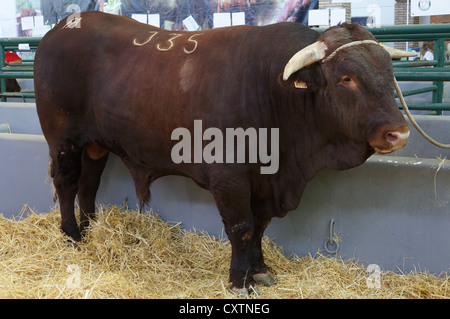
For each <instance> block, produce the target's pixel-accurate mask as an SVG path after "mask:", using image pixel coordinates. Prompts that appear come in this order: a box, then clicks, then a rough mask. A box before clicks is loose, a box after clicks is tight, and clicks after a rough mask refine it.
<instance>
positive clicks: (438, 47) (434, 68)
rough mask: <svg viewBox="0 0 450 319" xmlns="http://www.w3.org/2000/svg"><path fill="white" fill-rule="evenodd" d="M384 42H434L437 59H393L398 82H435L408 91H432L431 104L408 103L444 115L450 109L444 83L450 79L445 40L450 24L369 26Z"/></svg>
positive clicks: (449, 31)
mask: <svg viewBox="0 0 450 319" xmlns="http://www.w3.org/2000/svg"><path fill="white" fill-rule="evenodd" d="M369 31H370V32H372V33H373V35H374V36H375V38H377V40H379V41H381V42H409V41H411V42H412V41H414V42H416V41H433V42H434V52H433V55H434V60H433V61H393V66H394V74H395V77H396V78H397V80H398V81H430V82H432V85H429V86H426V87H423V88H418V89H413V90H407V91H404V92H402V93H403V95H404V96H410V95H416V94H422V93H425V92H432V100H431V102H430V103H408V107H409V108H410V109H412V110H429V111H434V112H436V114H442V111H444V110H447V111H448V110H450V103H448V102H447V103H445V102H443V96H444V82H445V81H450V68H449V67H448V65H450V62H449V61H445V41H446V40H449V39H450V24H431V25H408V26H388V27H380V28H369Z"/></svg>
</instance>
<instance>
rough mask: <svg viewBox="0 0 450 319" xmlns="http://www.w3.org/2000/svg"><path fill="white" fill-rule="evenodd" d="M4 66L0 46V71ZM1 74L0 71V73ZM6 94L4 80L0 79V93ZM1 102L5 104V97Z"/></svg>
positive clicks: (3, 55)
mask: <svg viewBox="0 0 450 319" xmlns="http://www.w3.org/2000/svg"><path fill="white" fill-rule="evenodd" d="M5 66H6V63H5V49H4V47H3V46H2V45H0V70H1V69H3V68H4V67H5ZM0 72H1V71H0ZM4 92H6V79H5V78H0V93H4ZM1 101H2V102H6V97H3V96H2V98H1Z"/></svg>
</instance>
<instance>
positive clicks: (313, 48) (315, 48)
mask: <svg viewBox="0 0 450 319" xmlns="http://www.w3.org/2000/svg"><path fill="white" fill-rule="evenodd" d="M326 49H327V46H326V45H325V43H324V42H322V41H317V42H315V43H313V44H310V45H309V46H307V47H306V48H303V49H302V50H300V51H298V52H297V53H296V54H294V56H293V57H292V58H291V59H290V60H289V62H288V63H287V64H286V66H285V67H284V72H283V80H284V81H286V80H287V79H289V77H290V76H291V75H292V74H293V73H295V72H297V71H298V70H300V69H302V68H304V67H305V66H308V65H310V64H313V63H314V62H317V61H320V60H322V59H323V58H325V51H326Z"/></svg>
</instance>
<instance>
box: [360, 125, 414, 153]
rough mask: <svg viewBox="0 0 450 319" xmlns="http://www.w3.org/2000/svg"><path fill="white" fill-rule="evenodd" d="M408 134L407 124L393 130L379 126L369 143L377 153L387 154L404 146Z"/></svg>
mask: <svg viewBox="0 0 450 319" xmlns="http://www.w3.org/2000/svg"><path fill="white" fill-rule="evenodd" d="M409 134H410V131H409V127H408V126H402V127H400V128H396V129H394V130H392V129H386V128H385V127H381V128H380V129H378V132H377V134H376V135H375V138H374V139H372V140H371V141H369V144H370V146H372V147H373V149H374V150H375V152H377V153H378V154H389V153H392V152H394V151H396V150H398V149H400V148H402V147H404V146H405V145H406V143H407V142H408V138H409Z"/></svg>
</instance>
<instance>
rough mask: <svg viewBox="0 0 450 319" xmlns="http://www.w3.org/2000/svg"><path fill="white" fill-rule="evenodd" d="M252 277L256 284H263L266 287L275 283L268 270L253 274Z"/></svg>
mask: <svg viewBox="0 0 450 319" xmlns="http://www.w3.org/2000/svg"><path fill="white" fill-rule="evenodd" d="M253 279H254V280H255V281H256V283H257V284H260V285H264V286H266V287H269V286H273V285H275V284H276V283H277V281H276V280H275V277H274V276H273V275H272V274H271V273H270V272H269V271H268V272H265V273H259V274H254V275H253Z"/></svg>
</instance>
